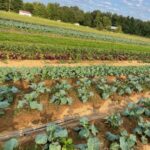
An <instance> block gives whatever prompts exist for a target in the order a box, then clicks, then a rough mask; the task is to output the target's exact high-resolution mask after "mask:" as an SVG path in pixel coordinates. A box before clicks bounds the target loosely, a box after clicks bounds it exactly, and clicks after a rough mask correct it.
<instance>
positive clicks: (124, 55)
mask: <svg viewBox="0 0 150 150" xmlns="http://www.w3.org/2000/svg"><path fill="white" fill-rule="evenodd" d="M0 30H1V33H0V49H1V53H0V58H1V59H7V58H9V59H50V60H53V59H59V60H61V59H63V60H70V59H71V60H92V59H97V60H144V61H149V60H150V39H148V38H143V37H138V36H131V35H126V34H123V33H113V32H108V31H98V30H96V29H92V28H89V27H84V26H79V27H78V26H75V25H74V24H67V23H63V22H57V21H51V20H47V19H42V18H38V17H31V18H30V17H25V16H20V15H18V14H15V13H8V12H2V11H1V12H0ZM19 56H20V57H19Z"/></svg>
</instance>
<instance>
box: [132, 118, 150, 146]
mask: <svg viewBox="0 0 150 150" xmlns="http://www.w3.org/2000/svg"><path fill="white" fill-rule="evenodd" d="M134 133H135V134H137V135H139V136H141V141H142V143H143V144H147V143H148V139H150V122H149V121H144V120H143V118H140V120H139V122H138V125H137V126H136V128H135V129H134Z"/></svg>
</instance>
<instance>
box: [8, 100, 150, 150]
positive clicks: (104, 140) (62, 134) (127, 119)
mask: <svg viewBox="0 0 150 150" xmlns="http://www.w3.org/2000/svg"><path fill="white" fill-rule="evenodd" d="M149 102H150V99H149V98H142V99H140V101H136V103H129V104H128V106H126V107H125V108H124V109H122V110H121V111H119V112H118V110H115V111H114V112H111V113H109V114H108V115H107V117H106V116H105V117H104V118H101V117H99V118H100V119H98V118H97V119H96V120H94V118H93V119H92V118H91V117H90V118H89V120H90V122H89V121H88V118H85V117H84V118H81V119H80V123H77V122H76V123H74V124H72V125H71V124H63V127H59V126H57V125H54V124H52V123H51V124H49V125H47V133H45V132H44V133H43V132H42V133H38V135H36V134H31V135H30V136H29V137H26V138H25V137H22V138H20V140H16V139H14V138H13V139H11V140H10V141H9V142H7V143H5V146H6V147H7V146H8V145H9V144H10V143H11V144H12V145H11V147H16V146H17V145H19V148H17V149H26V150H27V149H31V148H32V149H39V150H40V149H42V148H43V147H44V145H45V144H46V143H47V144H48V146H50V147H53V148H54V149H56V148H58V147H60V146H61V147H65V148H66V149H68V150H74V149H76V150H83V149H85V147H86V148H87V149H88V150H90V149H92V148H93V149H94V150H99V149H115V150H120V149H121V150H126V149H128V150H131V149H137V150H148V149H149V145H147V144H148V143H149V142H150V141H149V137H150V135H149V131H150V124H149V121H150V118H149V113H147V111H148V110H149V104H150V103H149ZM65 128H66V129H65ZM52 133H53V134H52ZM58 133H59V134H58ZM46 134H47V135H48V136H49V139H47V135H46ZM57 134H58V135H57ZM50 135H51V136H53V138H54V139H51V138H52V137H51V136H50ZM56 135H57V136H56ZM50 137H51V138H50ZM34 139H35V140H34ZM47 140H49V142H47ZM67 141H68V142H67ZM18 142H20V143H18ZM66 142H67V143H66ZM35 143H37V145H36V144H35ZM28 145H30V146H28ZM51 149H52V148H51Z"/></svg>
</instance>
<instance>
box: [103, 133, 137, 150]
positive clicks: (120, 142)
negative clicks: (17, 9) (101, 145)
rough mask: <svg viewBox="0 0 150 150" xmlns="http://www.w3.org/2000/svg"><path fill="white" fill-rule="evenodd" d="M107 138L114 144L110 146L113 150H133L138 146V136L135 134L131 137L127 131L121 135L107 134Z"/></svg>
mask: <svg viewBox="0 0 150 150" xmlns="http://www.w3.org/2000/svg"><path fill="white" fill-rule="evenodd" d="M106 138H107V140H109V141H111V142H112V143H111V144H110V149H111V150H119V149H121V150H133V149H134V146H135V144H136V136H135V135H133V134H130V135H129V134H128V133H127V131H126V130H123V131H121V132H120V135H115V134H112V133H110V132H107V133H106ZM115 148H116V149H115Z"/></svg>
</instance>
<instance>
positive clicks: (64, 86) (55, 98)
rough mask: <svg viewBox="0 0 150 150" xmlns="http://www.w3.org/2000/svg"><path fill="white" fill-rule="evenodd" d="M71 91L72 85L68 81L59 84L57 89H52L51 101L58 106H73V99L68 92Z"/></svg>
mask: <svg viewBox="0 0 150 150" xmlns="http://www.w3.org/2000/svg"><path fill="white" fill-rule="evenodd" d="M69 89H71V85H70V84H68V83H67V81H61V82H58V83H57V84H56V85H55V87H54V88H53V89H52V93H54V94H53V95H52V98H51V99H50V102H51V103H54V104H57V105H65V104H69V105H71V104H72V99H71V98H70V97H68V90H69Z"/></svg>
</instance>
